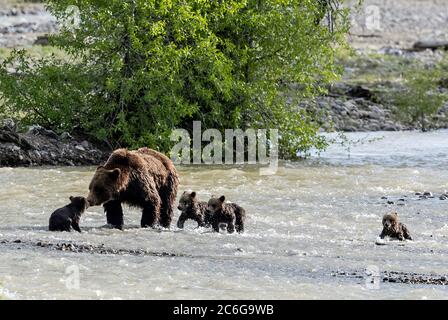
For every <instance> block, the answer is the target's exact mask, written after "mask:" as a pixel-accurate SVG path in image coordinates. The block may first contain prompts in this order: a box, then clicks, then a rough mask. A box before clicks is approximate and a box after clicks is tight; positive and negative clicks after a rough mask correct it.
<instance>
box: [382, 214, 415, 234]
mask: <svg viewBox="0 0 448 320" xmlns="http://www.w3.org/2000/svg"><path fill="white" fill-rule="evenodd" d="M386 236H387V237H390V238H394V239H398V240H405V239H408V240H412V237H411V234H410V232H409V230H408V228H407V227H406V225H404V224H403V223H401V222H399V221H398V214H397V213H396V212H394V213H387V214H385V215H384V216H383V231H382V232H381V234H380V238H381V239H384V237H386Z"/></svg>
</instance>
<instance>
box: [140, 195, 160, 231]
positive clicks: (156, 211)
mask: <svg viewBox="0 0 448 320" xmlns="http://www.w3.org/2000/svg"><path fill="white" fill-rule="evenodd" d="M159 218H160V199H153V201H147V202H145V204H144V206H143V212H142V219H141V221H140V225H141V227H142V228H148V227H150V228H152V227H154V225H155V224H156V223H157V222H158V221H159Z"/></svg>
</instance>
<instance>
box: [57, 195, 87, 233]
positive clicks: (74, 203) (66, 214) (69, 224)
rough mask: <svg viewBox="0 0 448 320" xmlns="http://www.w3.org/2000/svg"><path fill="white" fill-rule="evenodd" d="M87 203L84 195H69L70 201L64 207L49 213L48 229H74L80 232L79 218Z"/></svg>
mask: <svg viewBox="0 0 448 320" xmlns="http://www.w3.org/2000/svg"><path fill="white" fill-rule="evenodd" d="M88 207H89V203H88V202H87V200H86V198H84V197H70V203H69V204H68V205H66V206H65V207H62V208H59V209H57V210H56V211H55V212H53V213H52V214H51V217H50V223H49V225H50V226H49V230H50V231H67V232H70V231H71V229H72V228H73V229H74V230H76V231H78V232H81V228H80V227H79V220H80V218H81V214H83V213H84V212H85V211H86V210H87V208H88Z"/></svg>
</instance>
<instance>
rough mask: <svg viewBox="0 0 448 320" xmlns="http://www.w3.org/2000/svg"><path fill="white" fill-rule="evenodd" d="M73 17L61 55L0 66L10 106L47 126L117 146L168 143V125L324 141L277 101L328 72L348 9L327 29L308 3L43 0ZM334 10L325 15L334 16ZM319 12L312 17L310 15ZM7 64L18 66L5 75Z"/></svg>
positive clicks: (302, 115) (335, 72)
mask: <svg viewBox="0 0 448 320" xmlns="http://www.w3.org/2000/svg"><path fill="white" fill-rule="evenodd" d="M47 5H48V9H49V10H50V11H51V12H52V13H53V14H54V15H55V16H56V17H57V18H58V19H59V20H61V21H63V20H64V19H66V18H67V11H66V8H67V7H68V6H69V5H75V6H77V7H78V8H79V9H80V14H81V16H80V18H81V19H80V21H81V24H80V25H79V27H78V28H76V29H75V30H72V29H70V28H62V30H61V31H60V32H59V33H58V34H56V35H53V36H52V37H51V43H52V44H53V45H55V46H57V47H59V48H61V49H63V50H64V51H66V52H67V54H68V55H69V57H70V59H68V61H62V60H58V59H56V58H54V57H53V58H49V59H40V60H38V61H32V60H30V59H29V58H27V57H26V54H25V52H23V51H19V52H15V53H14V54H13V55H12V56H11V57H10V58H9V59H7V60H6V61H5V62H4V63H3V66H2V67H1V68H0V80H1V82H0V98H3V100H4V101H5V105H4V107H3V108H6V109H7V111H8V113H14V114H16V115H20V117H21V118H22V120H23V121H24V122H27V123H40V124H43V125H45V126H47V127H50V128H52V129H56V130H71V128H73V127H74V126H77V127H79V129H80V130H83V131H84V132H88V133H91V134H92V135H94V136H96V137H97V138H99V139H106V140H107V141H110V143H111V144H112V145H113V146H114V147H116V146H129V147H135V146H141V145H148V146H151V147H153V148H156V149H159V150H161V151H165V152H166V151H168V150H169V149H170V147H171V144H172V142H171V141H170V140H169V136H170V133H171V131H172V130H173V129H174V128H187V129H188V128H191V125H192V121H193V120H201V121H202V127H203V128H204V129H206V128H218V129H222V130H223V129H225V128H241V129H243V130H244V129H246V128H249V127H251V128H254V129H257V128H265V129H269V128H278V129H279V131H280V135H281V141H280V142H281V145H280V150H281V152H282V154H283V156H284V157H294V156H295V155H296V154H297V152H298V151H302V152H306V151H308V150H309V149H310V148H312V147H317V148H323V147H325V145H326V143H325V140H324V138H322V137H320V136H319V135H318V129H319V126H318V125H317V124H316V121H315V119H314V117H313V116H312V115H311V114H308V113H306V112H304V111H301V112H299V111H298V110H297V108H296V106H297V102H298V101H289V103H287V101H286V100H287V99H286V96H285V94H284V92H286V89H287V87H288V84H290V83H298V84H299V87H300V89H299V92H298V94H297V95H296V100H299V99H302V98H304V97H310V96H312V95H313V94H315V93H316V92H320V91H321V90H322V89H321V88H322V87H323V85H324V84H326V83H328V82H330V81H333V80H335V79H337V78H338V76H339V74H340V72H341V70H340V68H338V67H337V66H336V65H335V61H334V59H335V50H336V47H337V46H338V45H340V44H344V43H345V42H344V35H345V34H346V32H347V28H348V24H347V19H346V15H347V11H346V10H343V9H335V10H337V12H336V15H337V16H338V17H340V19H339V20H337V21H336V24H335V25H334V27H333V28H332V29H333V30H331V31H330V30H329V28H328V27H327V25H326V24H325V23H321V24H319V23H316V21H318V20H319V19H320V18H321V17H322V16H323V14H322V10H327V9H328V8H326V7H325V6H322V5H321V3H320V2H319V1H315V0H238V1H235V0H225V1H224V0H214V1H212V0H210V1H206V0H188V1H186V0H107V1H106V0H47ZM336 15H335V16H336ZM316 19H317V20H316ZM11 65H14V66H16V67H17V73H16V74H11V73H8V72H7V68H8V67H10V66H11Z"/></svg>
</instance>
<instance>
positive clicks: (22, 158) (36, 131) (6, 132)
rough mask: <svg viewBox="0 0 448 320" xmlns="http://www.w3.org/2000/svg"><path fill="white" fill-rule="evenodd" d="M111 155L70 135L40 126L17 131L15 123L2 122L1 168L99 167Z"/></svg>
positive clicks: (0, 138) (0, 134)
mask: <svg viewBox="0 0 448 320" xmlns="http://www.w3.org/2000/svg"><path fill="white" fill-rule="evenodd" d="M108 154H109V152H108V151H107V150H104V149H100V148H98V147H96V146H94V145H93V144H91V143H90V142H88V141H87V140H81V139H75V138H73V137H72V136H71V135H70V134H68V133H62V134H60V135H58V134H56V133H55V132H53V131H51V130H47V129H44V128H42V127H40V126H30V127H29V128H28V130H27V131H26V132H23V133H22V132H17V130H16V128H15V124H14V122H12V121H11V120H7V121H3V124H1V123H0V167H2V166H13V167H15V166H41V165H64V166H75V165H97V164H99V163H101V162H102V161H104V160H105V159H106V158H107V156H108Z"/></svg>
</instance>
